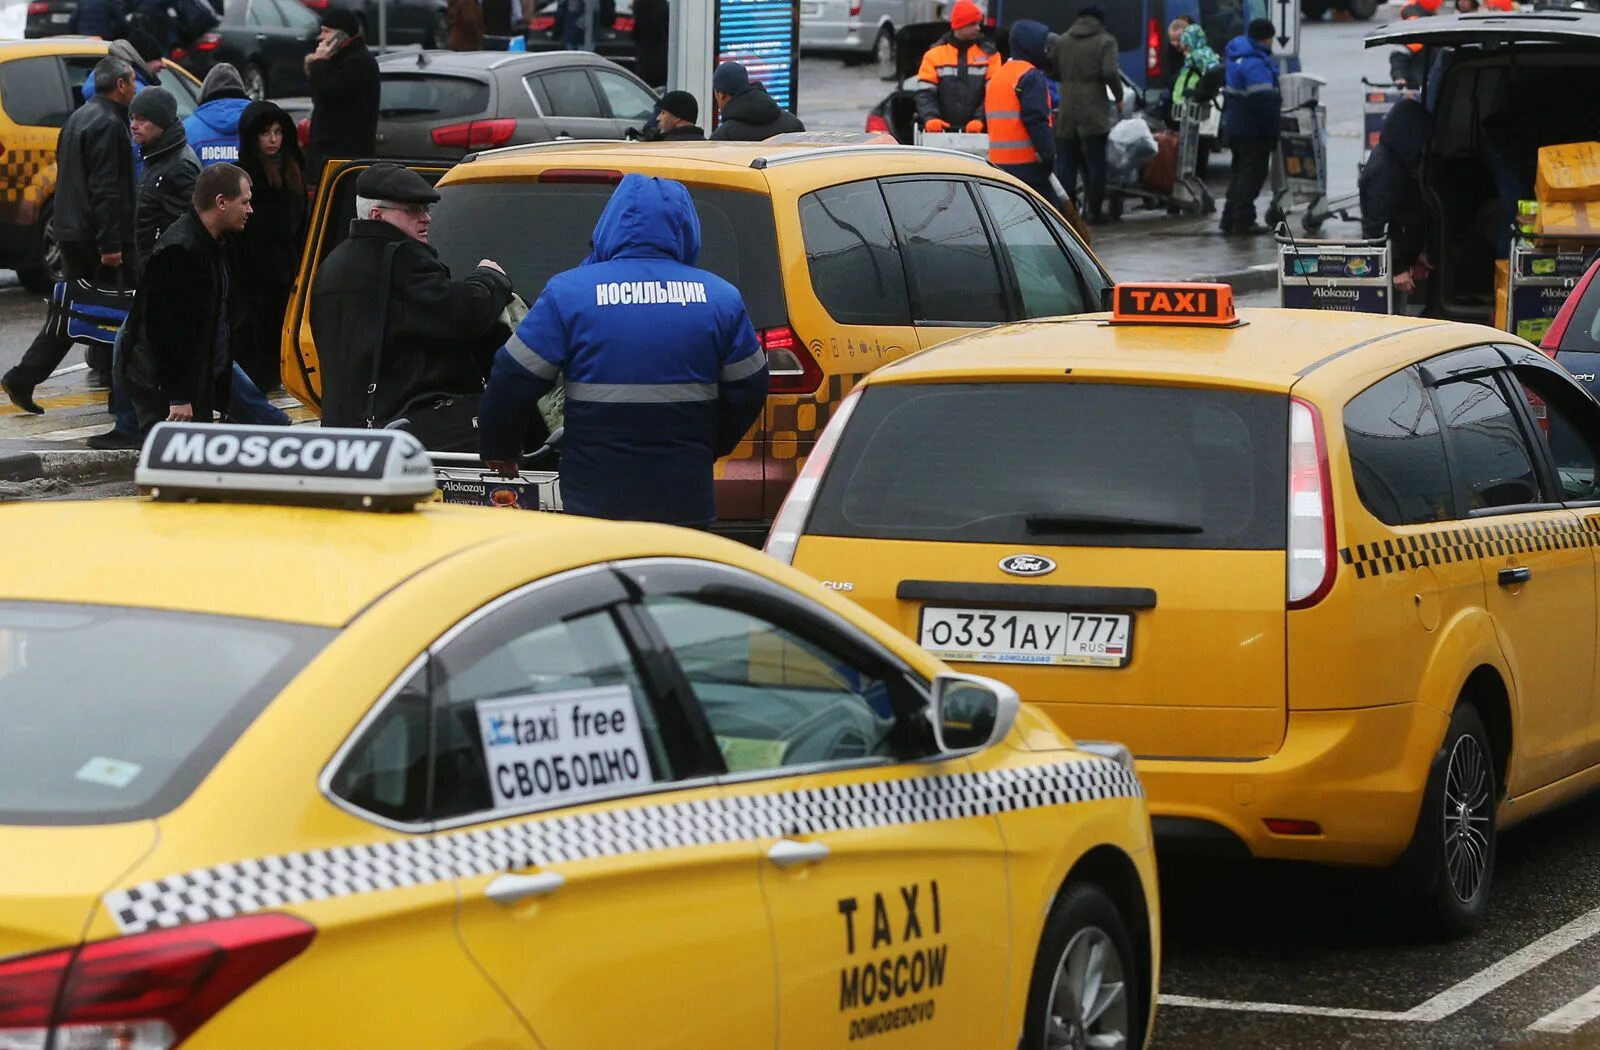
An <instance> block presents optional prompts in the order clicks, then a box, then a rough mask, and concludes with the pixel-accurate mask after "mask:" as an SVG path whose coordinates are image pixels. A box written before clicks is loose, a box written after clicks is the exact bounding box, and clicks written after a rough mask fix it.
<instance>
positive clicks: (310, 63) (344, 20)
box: [306, 4, 378, 184]
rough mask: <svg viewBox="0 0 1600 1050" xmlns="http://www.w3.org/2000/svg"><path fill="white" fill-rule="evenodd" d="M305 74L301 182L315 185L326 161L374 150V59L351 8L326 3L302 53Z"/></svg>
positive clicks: (375, 70)
mask: <svg viewBox="0 0 1600 1050" xmlns="http://www.w3.org/2000/svg"><path fill="white" fill-rule="evenodd" d="M306 72H307V73H308V74H309V75H310V77H311V135H310V138H309V140H308V141H307V142H306V181H307V182H308V183H312V184H315V183H317V182H320V181H322V168H323V165H324V164H326V163H327V162H328V161H330V160H354V159H356V158H358V157H370V156H372V155H373V153H375V152H376V151H377V148H378V61H377V59H375V58H373V57H372V52H371V51H370V50H368V49H367V43H366V41H365V40H363V39H362V37H361V22H360V21H359V20H358V19H357V18H356V16H355V13H354V12H353V11H351V10H349V9H348V8H344V7H335V6H333V5H332V4H330V5H329V6H328V9H327V10H326V11H325V12H324V13H323V15H322V35H321V37H320V38H319V39H318V41H317V48H316V50H315V51H313V52H311V54H309V55H307V56H306Z"/></svg>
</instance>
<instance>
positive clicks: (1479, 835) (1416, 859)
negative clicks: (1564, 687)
mask: <svg viewBox="0 0 1600 1050" xmlns="http://www.w3.org/2000/svg"><path fill="white" fill-rule="evenodd" d="M1497 769H1498V767H1497V766H1496V764H1495V756H1494V752H1493V751H1492V749H1491V745H1490V743H1489V734H1488V731H1487V730H1486V729H1485V728H1484V725H1483V717H1482V716H1481V715H1479V714H1478V709H1477V708H1476V707H1474V706H1473V705H1472V703H1471V702H1470V701H1467V700H1463V701H1461V702H1460V703H1458V704H1457V705H1456V709H1455V713H1454V714H1452V715H1451V716H1450V727H1449V729H1447V730H1446V731H1445V735H1444V743H1443V744H1441V745H1439V752H1438V756H1437V757H1436V759H1435V760H1434V762H1433V768H1432V769H1431V770H1430V771H1429V773H1428V784H1427V787H1426V789H1424V791H1423V793H1422V809H1421V811H1420V812H1419V813H1418V814H1417V828H1416V831H1415V832H1414V833H1413V834H1412V839H1411V845H1410V846H1408V847H1407V849H1406V852H1405V854H1403V855H1402V857H1401V859H1400V862H1399V863H1398V864H1397V865H1396V866H1395V874H1396V875H1397V877H1398V879H1399V882H1400V886H1401V889H1402V891H1403V892H1404V893H1405V895H1407V896H1410V897H1414V898H1416V899H1417V901H1418V903H1419V904H1421V905H1422V911H1421V915H1422V917H1423V918H1424V920H1425V921H1426V922H1427V924H1428V925H1429V926H1430V927H1431V928H1432V929H1433V930H1434V932H1437V933H1439V934H1441V935H1443V936H1445V937H1460V936H1462V935H1463V934H1466V933H1470V932H1471V931H1472V930H1473V929H1475V928H1476V927H1477V926H1478V924H1479V923H1481V922H1482V920H1483V916H1484V912H1485V911H1486V909H1487V907H1488V903H1489V890H1490V887H1491V884H1492V883H1493V881H1494V861H1495V807H1496V805H1497V804H1498V803H1499V801H1500V790H1499V778H1498V776H1497V774H1496V770H1497Z"/></svg>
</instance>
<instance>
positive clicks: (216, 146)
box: [183, 98, 250, 168]
mask: <svg viewBox="0 0 1600 1050" xmlns="http://www.w3.org/2000/svg"><path fill="white" fill-rule="evenodd" d="M248 105H250V100H249V99H247V98H214V99H211V100H210V101H207V102H202V103H200V105H199V106H198V107H196V109H195V111H194V112H193V113H191V114H189V115H188V116H187V117H185V118H183V130H184V133H185V134H186V135H188V136H189V146H190V148H192V149H193V150H194V155H195V156H197V157H199V158H200V166H201V167H202V168H209V167H211V165H213V164H216V163H219V162H221V161H227V162H228V163H229V164H237V163H239V117H240V116H242V115H243V114H244V110H245V107H246V106H248Z"/></svg>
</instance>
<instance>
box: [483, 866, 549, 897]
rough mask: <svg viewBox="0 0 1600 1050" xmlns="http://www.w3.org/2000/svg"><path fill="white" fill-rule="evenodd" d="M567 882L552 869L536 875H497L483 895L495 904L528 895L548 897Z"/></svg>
mask: <svg viewBox="0 0 1600 1050" xmlns="http://www.w3.org/2000/svg"><path fill="white" fill-rule="evenodd" d="M566 884H567V877H566V876H565V875H559V874H557V873H556V872H553V871H541V872H539V873H538V874H537V875H509V874H507V875H497V876H495V880H494V881H493V882H491V883H489V888H488V889H487V890H485V891H484V893H485V895H486V896H487V897H488V898H489V899H490V900H492V901H494V902H495V903H496V904H505V905H511V904H517V903H519V902H521V901H525V900H527V899H528V898H529V897H548V896H549V895H550V894H552V893H554V892H555V891H556V890H559V889H560V888H561V887H563V886H565V885H566Z"/></svg>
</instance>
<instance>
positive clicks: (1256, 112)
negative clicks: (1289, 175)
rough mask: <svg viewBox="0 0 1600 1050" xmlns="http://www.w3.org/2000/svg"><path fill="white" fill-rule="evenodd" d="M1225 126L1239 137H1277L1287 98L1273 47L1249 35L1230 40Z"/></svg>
mask: <svg viewBox="0 0 1600 1050" xmlns="http://www.w3.org/2000/svg"><path fill="white" fill-rule="evenodd" d="M1224 63H1225V64H1226V66H1227V77H1228V79H1227V87H1226V89H1225V90H1224V92H1223V94H1224V98H1225V100H1224V103H1223V106H1222V126H1223V128H1224V129H1225V130H1226V131H1227V132H1228V134H1229V135H1230V136H1235V137H1239V138H1274V139H1275V138H1277V137H1278V125H1279V111H1280V110H1281V109H1282V108H1283V98H1282V96H1281V95H1280V94H1279V93H1278V64H1277V63H1276V62H1274V61H1273V58H1272V48H1271V47H1269V46H1268V45H1266V44H1261V43H1257V42H1256V41H1254V40H1251V39H1250V38H1249V37H1248V36H1243V35H1240V36H1236V37H1234V38H1233V39H1232V40H1230V41H1228V50H1227V57H1226V58H1225V59H1224Z"/></svg>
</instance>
